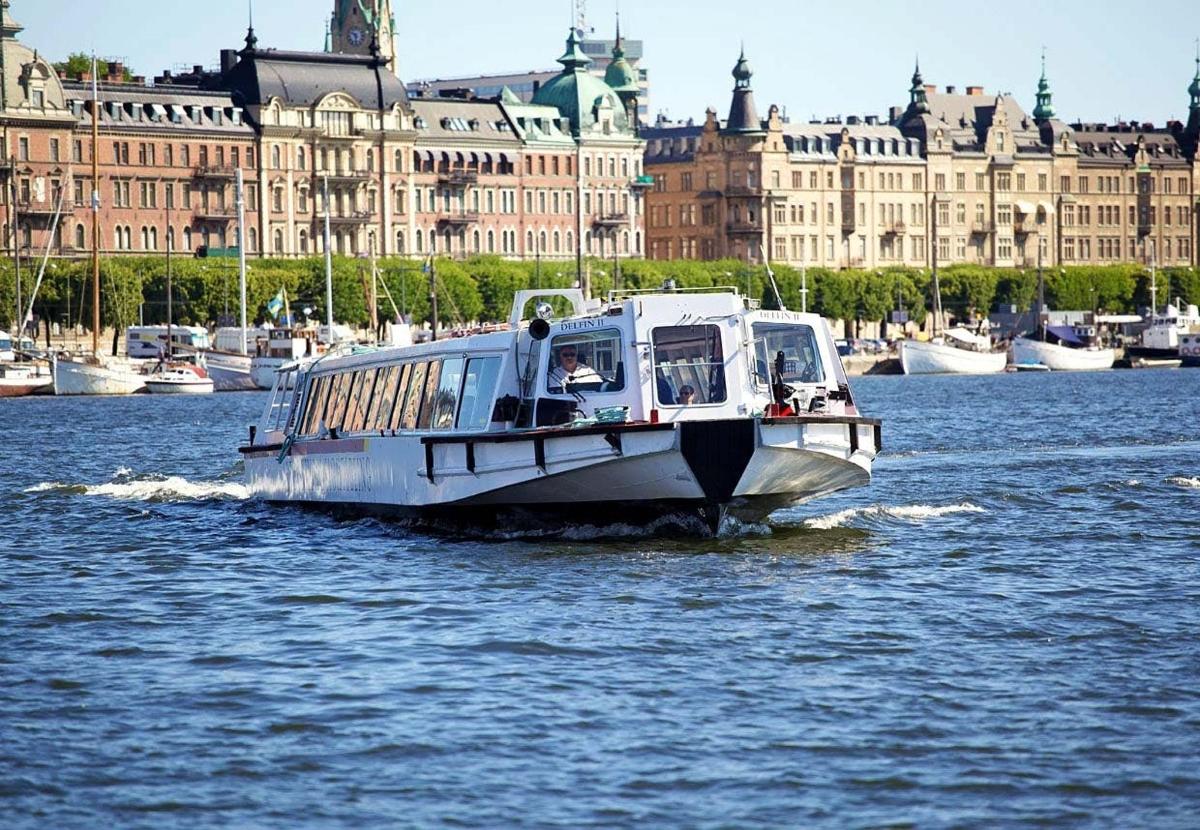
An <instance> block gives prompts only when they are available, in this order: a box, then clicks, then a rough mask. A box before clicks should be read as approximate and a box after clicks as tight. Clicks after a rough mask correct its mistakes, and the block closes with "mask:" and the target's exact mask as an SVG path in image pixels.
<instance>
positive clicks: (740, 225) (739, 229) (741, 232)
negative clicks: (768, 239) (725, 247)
mask: <svg viewBox="0 0 1200 830" xmlns="http://www.w3.org/2000/svg"><path fill="white" fill-rule="evenodd" d="M725 232H726V233H728V234H730V235H731V236H745V235H754V234H761V233H762V232H763V226H762V223H761V222H745V221H742V222H729V223H727V224H726V225H725Z"/></svg>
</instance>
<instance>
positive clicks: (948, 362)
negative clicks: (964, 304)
mask: <svg viewBox="0 0 1200 830" xmlns="http://www.w3.org/2000/svg"><path fill="white" fill-rule="evenodd" d="M898 348H899V351H900V366H901V367H902V368H903V369H904V374H906V375H991V374H997V373H999V372H1003V371H1004V367H1005V366H1006V365H1007V364H1008V355H1007V354H1006V353H1004V352H998V351H992V350H991V342H990V340H988V338H985V337H982V336H980V335H975V334H972V333H971V332H969V331H967V330H966V329H964V328H952V329H949V330H947V331H946V336H945V337H944V338H937V339H934V340H932V341H922V340H901V341H900V343H899V344H898Z"/></svg>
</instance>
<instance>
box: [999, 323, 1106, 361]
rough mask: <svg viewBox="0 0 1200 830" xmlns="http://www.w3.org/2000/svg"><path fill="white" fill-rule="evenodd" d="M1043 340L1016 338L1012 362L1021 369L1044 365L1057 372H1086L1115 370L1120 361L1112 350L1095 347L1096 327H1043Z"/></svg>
mask: <svg viewBox="0 0 1200 830" xmlns="http://www.w3.org/2000/svg"><path fill="white" fill-rule="evenodd" d="M1041 328H1042V337H1043V338H1044V339H1042V340H1035V339H1033V338H1031V337H1014V338H1013V341H1012V359H1013V363H1014V364H1016V365H1017V367H1018V368H1020V367H1021V365H1022V364H1026V363H1040V364H1041V365H1043V366H1045V367H1046V368H1047V369H1050V370H1052V371H1055V372H1086V371H1096V370H1100V369H1111V368H1112V367H1113V361H1114V360H1115V359H1116V352H1115V351H1114V350H1112V349H1107V348H1100V347H1099V346H1097V345H1094V338H1095V327H1094V326H1067V325H1057V326H1055V325H1046V326H1042V327H1041Z"/></svg>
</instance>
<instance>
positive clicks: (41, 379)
mask: <svg viewBox="0 0 1200 830" xmlns="http://www.w3.org/2000/svg"><path fill="white" fill-rule="evenodd" d="M53 389H54V378H53V377H52V376H51V374H50V371H49V370H48V369H47V368H46V367H45V366H44V365H42V364H35V363H9V362H3V363H0V398H20V397H24V396H25V395H44V394H48V393H50V392H52V391H53Z"/></svg>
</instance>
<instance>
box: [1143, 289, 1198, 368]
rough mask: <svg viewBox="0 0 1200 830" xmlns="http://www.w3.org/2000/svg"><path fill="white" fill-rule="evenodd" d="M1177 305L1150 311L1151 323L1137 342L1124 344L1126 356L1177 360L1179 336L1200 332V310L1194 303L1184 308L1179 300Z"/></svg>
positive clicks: (1178, 355) (1168, 305)
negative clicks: (1160, 310) (1158, 310)
mask: <svg viewBox="0 0 1200 830" xmlns="http://www.w3.org/2000/svg"><path fill="white" fill-rule="evenodd" d="M1175 303H1176V304H1175V305H1172V304H1171V303H1167V306H1166V308H1164V309H1163V311H1162V313H1161V314H1159V313H1158V312H1157V311H1151V314H1150V324H1149V325H1148V326H1147V327H1146V329H1145V330H1144V331H1143V332H1142V336H1141V338H1140V339H1139V340H1138V342H1137V343H1134V344H1131V345H1127V346H1126V347H1125V356H1126V357H1127V358H1129V359H1130V361H1131V362H1132V361H1133V360H1134V359H1136V358H1155V359H1163V360H1174V359H1178V358H1180V352H1179V347H1180V338H1182V337H1183V336H1184V335H1188V334H1200V309H1198V308H1197V307H1196V306H1194V305H1188V306H1187V307H1186V309H1184V308H1183V303H1182V302H1180V301H1179V300H1178V299H1176V300H1175Z"/></svg>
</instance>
